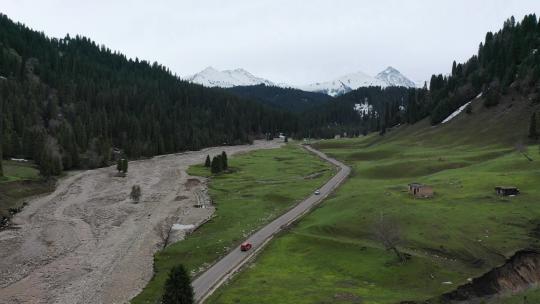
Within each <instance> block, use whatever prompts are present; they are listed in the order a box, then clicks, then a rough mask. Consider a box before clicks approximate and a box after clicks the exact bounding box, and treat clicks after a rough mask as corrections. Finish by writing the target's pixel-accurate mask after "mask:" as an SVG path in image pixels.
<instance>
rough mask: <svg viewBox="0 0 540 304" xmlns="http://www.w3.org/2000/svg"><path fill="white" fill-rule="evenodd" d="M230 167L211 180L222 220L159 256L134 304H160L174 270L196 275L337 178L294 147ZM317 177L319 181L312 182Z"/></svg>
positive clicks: (196, 171)
mask: <svg viewBox="0 0 540 304" xmlns="http://www.w3.org/2000/svg"><path fill="white" fill-rule="evenodd" d="M229 166H230V167H231V168H232V171H233V173H229V174H222V175H219V176H216V177H213V178H212V179H211V180H210V185H209V189H210V196H211V197H212V199H213V200H214V203H215V204H216V207H217V210H216V214H215V215H216V216H215V217H214V218H213V220H211V221H210V222H208V223H207V224H205V225H203V226H202V227H201V228H199V229H198V230H197V231H196V232H195V233H193V234H192V235H190V236H189V237H188V238H187V239H186V240H184V241H181V242H178V243H176V244H174V245H172V246H170V247H168V248H167V249H166V250H164V251H162V252H160V253H158V254H157V255H156V257H155V269H156V274H155V276H154V278H153V279H152V280H151V281H150V283H149V284H148V285H147V287H146V288H145V289H144V290H143V292H142V293H141V294H139V295H138V296H137V297H136V298H135V299H134V300H133V301H132V303H156V299H159V297H160V295H161V293H162V287H163V285H164V281H165V279H166V276H167V273H168V270H169V269H170V268H172V266H173V265H177V264H184V265H186V267H188V269H191V270H196V269H199V267H202V266H204V265H208V264H209V263H212V262H213V261H215V260H216V259H217V258H218V257H219V256H221V255H224V254H225V253H226V252H228V250H230V248H232V247H235V246H237V245H238V244H239V243H240V242H241V241H242V240H243V239H244V238H245V236H246V235H248V234H250V233H251V232H252V231H253V230H255V229H257V228H259V227H261V226H262V225H264V224H265V223H267V222H269V221H271V220H272V219H273V218H275V217H276V216H278V215H280V214H281V213H283V212H284V211H285V210H287V209H289V208H290V207H292V206H293V205H294V204H295V203H296V202H298V201H299V200H301V199H302V198H304V197H306V196H307V195H308V194H310V193H311V192H312V191H313V190H314V189H316V188H318V187H319V186H320V185H322V184H324V182H325V181H326V180H328V179H329V178H330V177H331V176H332V175H333V174H334V168H333V167H331V166H330V165H329V164H327V163H326V162H323V161H322V160H320V159H319V158H317V157H315V156H313V155H312V154H310V153H308V152H307V151H305V150H304V149H302V148H300V147H298V146H293V145H288V146H286V147H284V148H281V149H273V150H261V151H256V152H252V153H248V154H243V155H240V156H237V157H234V158H232V159H230V160H229ZM317 172H320V175H318V176H317V177H314V178H306V177H308V176H310V175H312V174H314V173H317ZM189 173H190V174H191V175H202V176H205V175H208V171H207V169H205V168H204V167H202V166H195V167H192V168H191V169H190V172H189Z"/></svg>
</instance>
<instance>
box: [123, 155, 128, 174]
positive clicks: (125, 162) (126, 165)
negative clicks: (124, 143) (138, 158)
mask: <svg viewBox="0 0 540 304" xmlns="http://www.w3.org/2000/svg"><path fill="white" fill-rule="evenodd" d="M122 172H123V173H124V174H126V173H127V172H128V160H127V159H125V158H124V159H122Z"/></svg>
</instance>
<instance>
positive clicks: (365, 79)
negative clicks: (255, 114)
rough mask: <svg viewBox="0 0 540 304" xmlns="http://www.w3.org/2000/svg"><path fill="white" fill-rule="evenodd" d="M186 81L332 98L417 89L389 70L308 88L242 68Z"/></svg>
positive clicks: (209, 70)
mask: <svg viewBox="0 0 540 304" xmlns="http://www.w3.org/2000/svg"><path fill="white" fill-rule="evenodd" d="M186 80H187V81H189V82H193V83H197V84H200V85H203V86H206V87H221V88H232V87H238V86H254V85H260V84H264V85H266V86H275V87H282V88H293V89H299V90H302V91H306V92H316V93H324V94H327V95H330V96H332V97H335V96H339V95H343V94H345V93H348V92H350V91H353V90H355V89H358V88H360V87H370V86H379V87H389V86H395V87H407V88H414V87H416V84H415V83H414V82H413V81H411V80H410V79H409V78H407V77H406V76H404V75H403V74H401V72H400V71H398V70H397V69H395V68H393V67H391V66H388V67H387V68H386V69H384V70H383V71H381V72H380V73H378V74H377V75H376V76H374V77H373V76H370V75H368V74H366V73H364V72H362V71H357V72H355V73H349V74H345V75H343V76H341V77H338V78H336V79H333V80H330V81H321V82H315V83H311V84H307V85H290V84H284V83H275V82H273V81H270V80H268V79H265V78H261V77H257V76H255V75H253V74H251V73H250V72H248V71H246V70H244V69H242V68H237V69H234V70H223V71H219V70H217V69H215V68H213V67H207V68H205V69H204V70H202V71H201V72H199V73H196V74H194V75H191V76H188V77H186Z"/></svg>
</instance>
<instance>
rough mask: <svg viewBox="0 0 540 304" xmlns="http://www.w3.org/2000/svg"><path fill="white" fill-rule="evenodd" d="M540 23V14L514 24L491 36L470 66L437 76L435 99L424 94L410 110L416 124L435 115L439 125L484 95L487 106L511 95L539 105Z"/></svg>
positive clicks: (433, 119)
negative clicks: (502, 96) (474, 99)
mask: <svg viewBox="0 0 540 304" xmlns="http://www.w3.org/2000/svg"><path fill="white" fill-rule="evenodd" d="M539 48H540V24H539V23H538V19H537V17H536V15H534V14H532V15H527V16H525V17H524V19H523V20H522V21H521V22H517V23H516V21H515V19H514V17H511V18H510V19H508V20H507V21H506V22H505V23H504V26H503V28H502V29H501V30H500V31H498V32H497V33H491V32H488V33H487V34H486V38H485V41H484V42H483V43H480V46H479V48H478V53H477V54H476V55H474V56H472V57H471V58H470V59H469V60H468V61H467V62H465V63H456V62H455V61H454V63H453V64H452V72H451V74H450V75H448V76H443V75H441V74H439V75H433V76H432V77H431V81H430V85H429V94H419V95H417V96H416V98H414V99H411V102H410V104H409V106H408V111H409V112H410V114H409V117H410V118H411V121H410V122H411V123H413V122H416V121H418V120H421V119H423V118H424V117H426V116H427V115H428V113H429V115H430V119H431V123H432V124H438V123H440V122H441V121H443V120H444V119H445V118H446V117H448V115H450V114H451V113H452V112H453V111H455V110H456V109H457V108H459V107H460V106H462V105H464V104H465V103H467V102H468V101H470V100H471V99H472V98H474V97H475V96H478V94H480V93H482V95H483V96H484V97H485V99H484V100H485V101H484V105H485V107H493V106H496V105H497V104H498V103H499V100H500V98H501V95H504V94H507V93H508V92H509V91H512V92H515V93H517V94H519V95H521V96H523V97H526V98H527V99H535V100H538V91H539V87H538V80H539V78H540V53H539V51H538V49H539Z"/></svg>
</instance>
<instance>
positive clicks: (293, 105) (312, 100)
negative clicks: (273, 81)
mask: <svg viewBox="0 0 540 304" xmlns="http://www.w3.org/2000/svg"><path fill="white" fill-rule="evenodd" d="M227 91H229V92H231V93H233V94H236V95H238V96H240V97H244V98H249V99H253V100H258V101H260V102H261V103H263V104H266V105H269V106H272V107H275V108H279V109H284V110H288V111H292V112H295V113H300V112H303V111H306V110H308V109H311V108H313V107H315V106H318V105H321V104H324V103H327V102H329V101H331V100H332V99H333V98H332V97H330V96H329V95H326V94H322V93H314V92H306V91H302V90H298V89H293V88H281V87H275V86H267V85H264V84H261V85H254V86H237V87H232V88H229V89H227Z"/></svg>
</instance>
